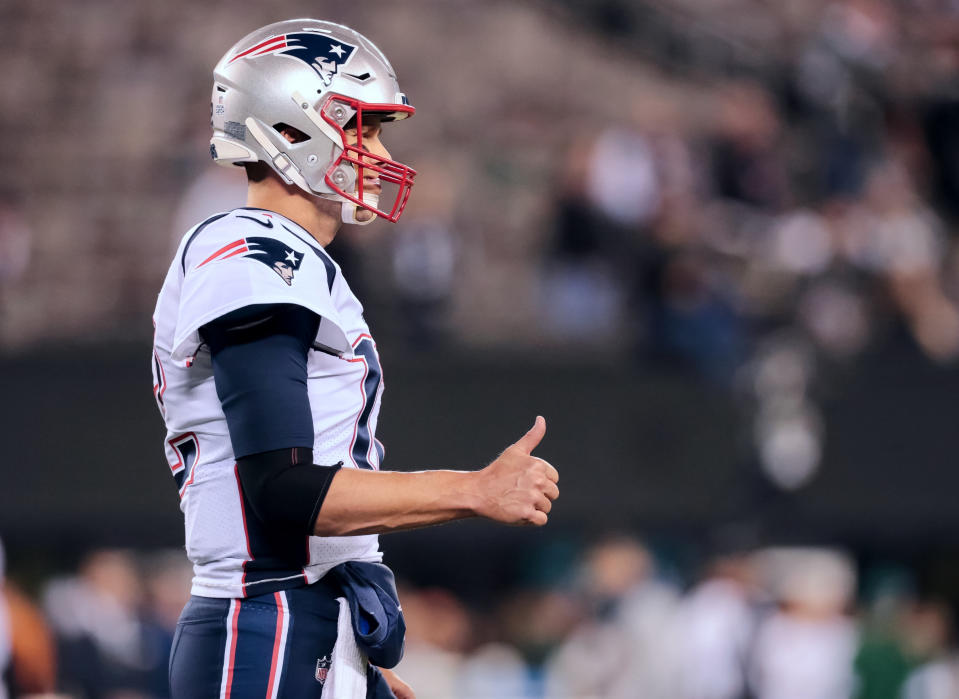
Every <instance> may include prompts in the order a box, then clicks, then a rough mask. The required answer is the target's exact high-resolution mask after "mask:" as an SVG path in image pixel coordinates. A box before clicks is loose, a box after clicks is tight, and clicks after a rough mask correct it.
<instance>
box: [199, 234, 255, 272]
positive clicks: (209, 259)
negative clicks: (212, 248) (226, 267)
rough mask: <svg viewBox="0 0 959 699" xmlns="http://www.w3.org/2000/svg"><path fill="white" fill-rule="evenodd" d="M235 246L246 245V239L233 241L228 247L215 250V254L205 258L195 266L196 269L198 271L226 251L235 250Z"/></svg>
mask: <svg viewBox="0 0 959 699" xmlns="http://www.w3.org/2000/svg"><path fill="white" fill-rule="evenodd" d="M237 245H246V239H245V238H240V239H239V240H234V241H233V242H232V243H230V244H229V245H224V246H223V247H222V248H220V249H219V250H217V251H216V252H215V253H213V254H212V255H210V256H209V257H208V258H206V259H205V260H203V262H201V263H200V264H198V265H197V266H196V269H200V267H202V266H203V265H205V264H206V263H207V262H211V261H212V260H213V259H214V258H216V257H219V256H220V255H222V254H223V253H225V252H226V251H227V250H232V249H233V248H235V247H236V246H237Z"/></svg>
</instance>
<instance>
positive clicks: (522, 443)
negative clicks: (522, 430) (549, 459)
mask: <svg viewBox="0 0 959 699" xmlns="http://www.w3.org/2000/svg"><path fill="white" fill-rule="evenodd" d="M545 434H546V420H545V419H544V418H543V416H542V415H537V416H536V422H534V423H533V426H532V427H530V428H529V432H527V433H526V434H524V435H523V436H522V437H520V438H519V439H518V440H517V441H516V444H514V445H513V446H516V447H519V448H520V449H521V450H522V451H523V453H525V454H532V453H533V449H535V448H536V445H537V444H539V443H540V442H541V441H543V436H544V435H545Z"/></svg>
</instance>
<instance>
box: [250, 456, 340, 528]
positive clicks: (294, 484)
mask: <svg viewBox="0 0 959 699" xmlns="http://www.w3.org/2000/svg"><path fill="white" fill-rule="evenodd" d="M312 461H313V450H312V449H278V450H276V451H269V452H264V453H261V454H252V455H250V456H245V457H243V458H241V459H237V461H236V465H237V471H238V472H239V475H240V484H241V485H242V487H243V494H244V495H245V496H246V498H247V499H248V500H249V502H250V504H251V505H252V507H253V512H254V514H255V515H256V516H257V518H259V519H260V521H262V522H264V523H265V524H267V525H268V526H269V527H270V528H271V529H278V530H286V531H290V532H291V533H297V534H312V533H313V524H314V522H316V518H317V515H319V514H320V508H321V507H322V506H323V500H324V499H325V498H326V493H327V491H329V489H330V484H331V483H332V482H333V477H334V476H335V475H336V472H337V471H339V470H340V467H341V466H342V465H343V463H342V462H340V463H338V464H335V465H333V466H319V465H317V464H314V463H312Z"/></svg>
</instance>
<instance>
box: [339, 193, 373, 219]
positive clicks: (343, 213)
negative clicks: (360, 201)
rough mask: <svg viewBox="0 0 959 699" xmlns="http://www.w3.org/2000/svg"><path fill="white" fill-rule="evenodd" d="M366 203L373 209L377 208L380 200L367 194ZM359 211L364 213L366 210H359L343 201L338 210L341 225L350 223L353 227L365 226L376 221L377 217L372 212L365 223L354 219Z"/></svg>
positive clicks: (352, 204) (350, 203) (357, 207)
mask: <svg viewBox="0 0 959 699" xmlns="http://www.w3.org/2000/svg"><path fill="white" fill-rule="evenodd" d="M365 199H366V203H367V204H370V205H371V206H372V207H373V208H379V205H380V198H379V197H378V196H377V195H376V194H367V195H366V196H365ZM360 211H366V209H363V208H360V207H359V206H357V205H356V204H354V203H353V202H351V201H344V202H343V203H342V206H341V208H340V218H341V219H342V220H343V223H351V224H353V225H354V226H365V225H367V224H370V223H373V221H375V220H376V218H377V216H376V214H374V213H373V212H372V211H370V212H369V213H370V214H372V215H371V216H370V218H369V220H367V221H360V220H359V219H357V218H356V214H357V213H358V212H360Z"/></svg>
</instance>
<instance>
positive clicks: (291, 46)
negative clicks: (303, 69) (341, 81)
mask: <svg viewBox="0 0 959 699" xmlns="http://www.w3.org/2000/svg"><path fill="white" fill-rule="evenodd" d="M354 53H356V47H355V46H352V45H351V44H348V43H346V42H345V41H340V40H337V39H333V38H332V37H330V36H327V35H326V34H318V33H316V32H293V33H292V34H280V35H279V36H274V37H272V38H270V39H267V40H266V41H261V42H260V43H259V44H257V45H256V46H251V47H250V48H248V49H244V50H243V51H240V52H239V53H238V54H236V55H235V56H234V57H233V58H231V59H230V61H229V62H230V63H233V62H234V61H237V60H239V59H241V58H257V57H259V56H267V55H270V54H282V55H284V56H289V57H290V58H296V59H299V60H301V61H303V62H304V63H306V64H307V65H308V66H310V68H312V69H313V70H314V71H316V74H317V75H319V76H320V79H321V80H323V84H324V85H327V86H329V84H330V83H331V82H333V76H334V75H336V72H337V71H338V70H339V69H340V67H341V66H344V65H346V63H347V61H349V60H350V58H352V56H353V54H354Z"/></svg>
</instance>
